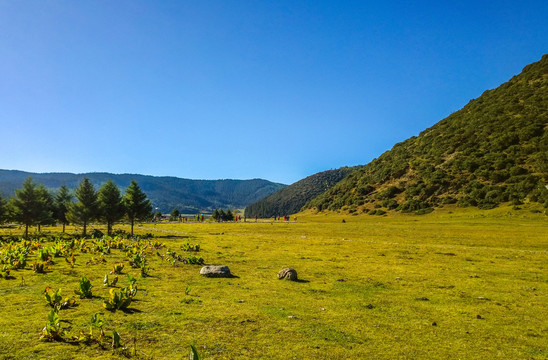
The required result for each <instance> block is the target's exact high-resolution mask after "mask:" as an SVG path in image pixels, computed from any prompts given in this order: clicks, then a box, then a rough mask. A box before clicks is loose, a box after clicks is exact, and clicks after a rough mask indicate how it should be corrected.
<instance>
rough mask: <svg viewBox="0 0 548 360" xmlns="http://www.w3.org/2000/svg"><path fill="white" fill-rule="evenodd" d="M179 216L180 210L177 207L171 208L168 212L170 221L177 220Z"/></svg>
mask: <svg viewBox="0 0 548 360" xmlns="http://www.w3.org/2000/svg"><path fill="white" fill-rule="evenodd" d="M179 216H181V212H180V211H179V209H177V208H174V209H173V210H171V213H170V214H169V217H170V220H171V221H177V220H179Z"/></svg>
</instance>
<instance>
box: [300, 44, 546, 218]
mask: <svg viewBox="0 0 548 360" xmlns="http://www.w3.org/2000/svg"><path fill="white" fill-rule="evenodd" d="M547 184H548V54H547V55H543V56H542V58H541V59H540V60H539V61H538V62H535V63H532V64H529V65H527V66H525V67H524V68H523V71H522V72H521V73H520V74H518V75H515V76H513V77H512V78H511V79H510V80H509V81H507V82H505V83H503V84H501V85H500V86H498V87H497V88H495V89H491V90H486V91H484V92H483V93H482V95H481V96H480V97H478V98H477V99H473V100H471V101H470V102H468V104H466V105H465V106H464V107H463V108H462V109H460V110H458V111H456V112H454V113H452V114H451V115H449V116H448V117H446V118H445V119H442V120H441V121H439V122H438V123H436V124H434V125H433V126H431V127H429V128H427V129H425V130H424V131H422V132H421V133H420V134H419V135H418V136H413V137H410V138H409V139H407V140H405V141H403V142H400V143H397V144H395V145H394V147H393V148H392V149H391V150H389V151H386V152H385V153H383V154H381V155H380V156H379V157H378V158H376V159H374V160H373V161H371V162H370V163H368V164H367V165H365V166H364V167H362V168H361V169H359V170H357V171H356V172H353V173H351V174H349V175H348V176H347V177H346V178H344V179H343V180H341V181H340V182H339V183H337V184H336V185H335V186H334V187H332V188H331V189H330V190H328V191H327V192H324V193H322V194H321V195H319V196H317V197H316V198H314V199H312V200H311V201H309V202H308V203H307V204H306V205H305V207H304V208H315V209H316V210H318V211H322V210H332V211H341V210H342V211H348V212H350V213H365V212H367V213H370V214H383V213H386V211H390V210H401V211H403V212H417V213H425V212H429V211H431V210H432V209H433V208H434V207H439V206H443V204H450V203H457V204H458V205H459V206H463V207H465V206H477V207H479V208H482V209H489V208H493V207H496V206H497V205H498V204H500V203H502V202H508V201H509V202H512V203H514V205H515V206H519V205H520V204H521V203H523V202H527V201H532V202H538V203H541V204H543V205H544V206H545V207H547V208H548V187H547V186H548V185H547Z"/></svg>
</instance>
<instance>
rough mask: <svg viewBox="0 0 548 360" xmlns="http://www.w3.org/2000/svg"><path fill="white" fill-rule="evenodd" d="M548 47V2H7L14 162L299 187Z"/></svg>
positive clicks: (384, 144)
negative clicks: (298, 183) (302, 181)
mask: <svg viewBox="0 0 548 360" xmlns="http://www.w3.org/2000/svg"><path fill="white" fill-rule="evenodd" d="M547 52H548V1H546V0H541V1H526V0H525V1H505V0H500V1H477V0H475V1H365V0H363V1H338V0H333V1H299V0H290V1H283V0H272V1H255V0H252V1H251V0H250V1H232V0H223V1H207V0H197V1H183V0H181V1H167V0H162V1H152V0H151V1H123V0H122V1H121V0H117V1H111V0H109V1H98V0H93V1H86V0H78V1H72V0H70V1H51V0H36V1H25V0H22V1H15V0H0V128H1V131H2V136H1V138H0V168H2V169H17V170H25V171H32V172H76V173H81V172H93V171H98V172H102V171H106V172H114V173H140V174H147V175H158V176H164V175H166V176H177V177H183V178H191V179H223V178H233V179H250V178H264V179H268V180H272V181H276V182H282V183H286V184H290V183H293V182H295V181H297V180H300V179H302V178H304V177H306V176H308V175H311V174H313V173H316V172H319V171H323V170H328V169H334V168H338V167H341V166H350V165H359V164H366V163H368V162H369V161H371V160H372V159H373V158H375V157H378V156H379V155H380V154H382V153H383V152H384V151H386V150H389V149H390V148H391V147H392V146H393V145H394V144H395V143H396V142H399V141H403V140H405V139H407V138H409V137H411V136H413V135H417V134H418V133H419V132H420V131H422V130H423V129H425V128H427V127H429V126H431V125H433V124H435V123H436V122H438V121H439V120H441V119H443V118H444V117H446V116H448V115H449V114H450V113H452V112H454V111H456V110H459V109H460V108H461V107H463V106H464V105H465V104H466V103H467V102H468V101H469V100H470V99H473V98H477V97H478V96H480V95H481V93H482V92H483V91H484V90H486V89H492V88H495V87H497V86H498V85H500V84H501V83H503V82H505V81H507V80H509V79H510V78H511V77H512V76H513V75H515V74H517V73H519V72H520V71H521V69H522V68H523V67H524V66H525V65H527V64H529V63H531V62H534V61H537V60H539V59H540V57H541V56H542V55H543V54H544V53H547Z"/></svg>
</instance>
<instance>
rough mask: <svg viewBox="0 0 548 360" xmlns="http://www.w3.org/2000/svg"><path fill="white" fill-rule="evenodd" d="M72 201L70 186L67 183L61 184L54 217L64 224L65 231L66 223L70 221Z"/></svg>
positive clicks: (55, 203) (56, 196) (55, 200)
mask: <svg viewBox="0 0 548 360" xmlns="http://www.w3.org/2000/svg"><path fill="white" fill-rule="evenodd" d="M71 203H72V194H71V193H70V190H69V188H68V187H67V186H66V185H61V187H60V188H59V190H58V191H57V195H55V199H54V208H55V212H54V217H55V220H57V221H59V222H60V223H61V224H63V232H65V225H67V224H68V223H69V221H68V219H67V213H68V210H69V207H70V204H71Z"/></svg>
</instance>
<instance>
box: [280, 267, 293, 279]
mask: <svg viewBox="0 0 548 360" xmlns="http://www.w3.org/2000/svg"><path fill="white" fill-rule="evenodd" d="M278 279H280V280H281V279H287V280H291V281H297V271H295V269H292V268H285V269H282V270H280V272H279V273H278Z"/></svg>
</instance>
